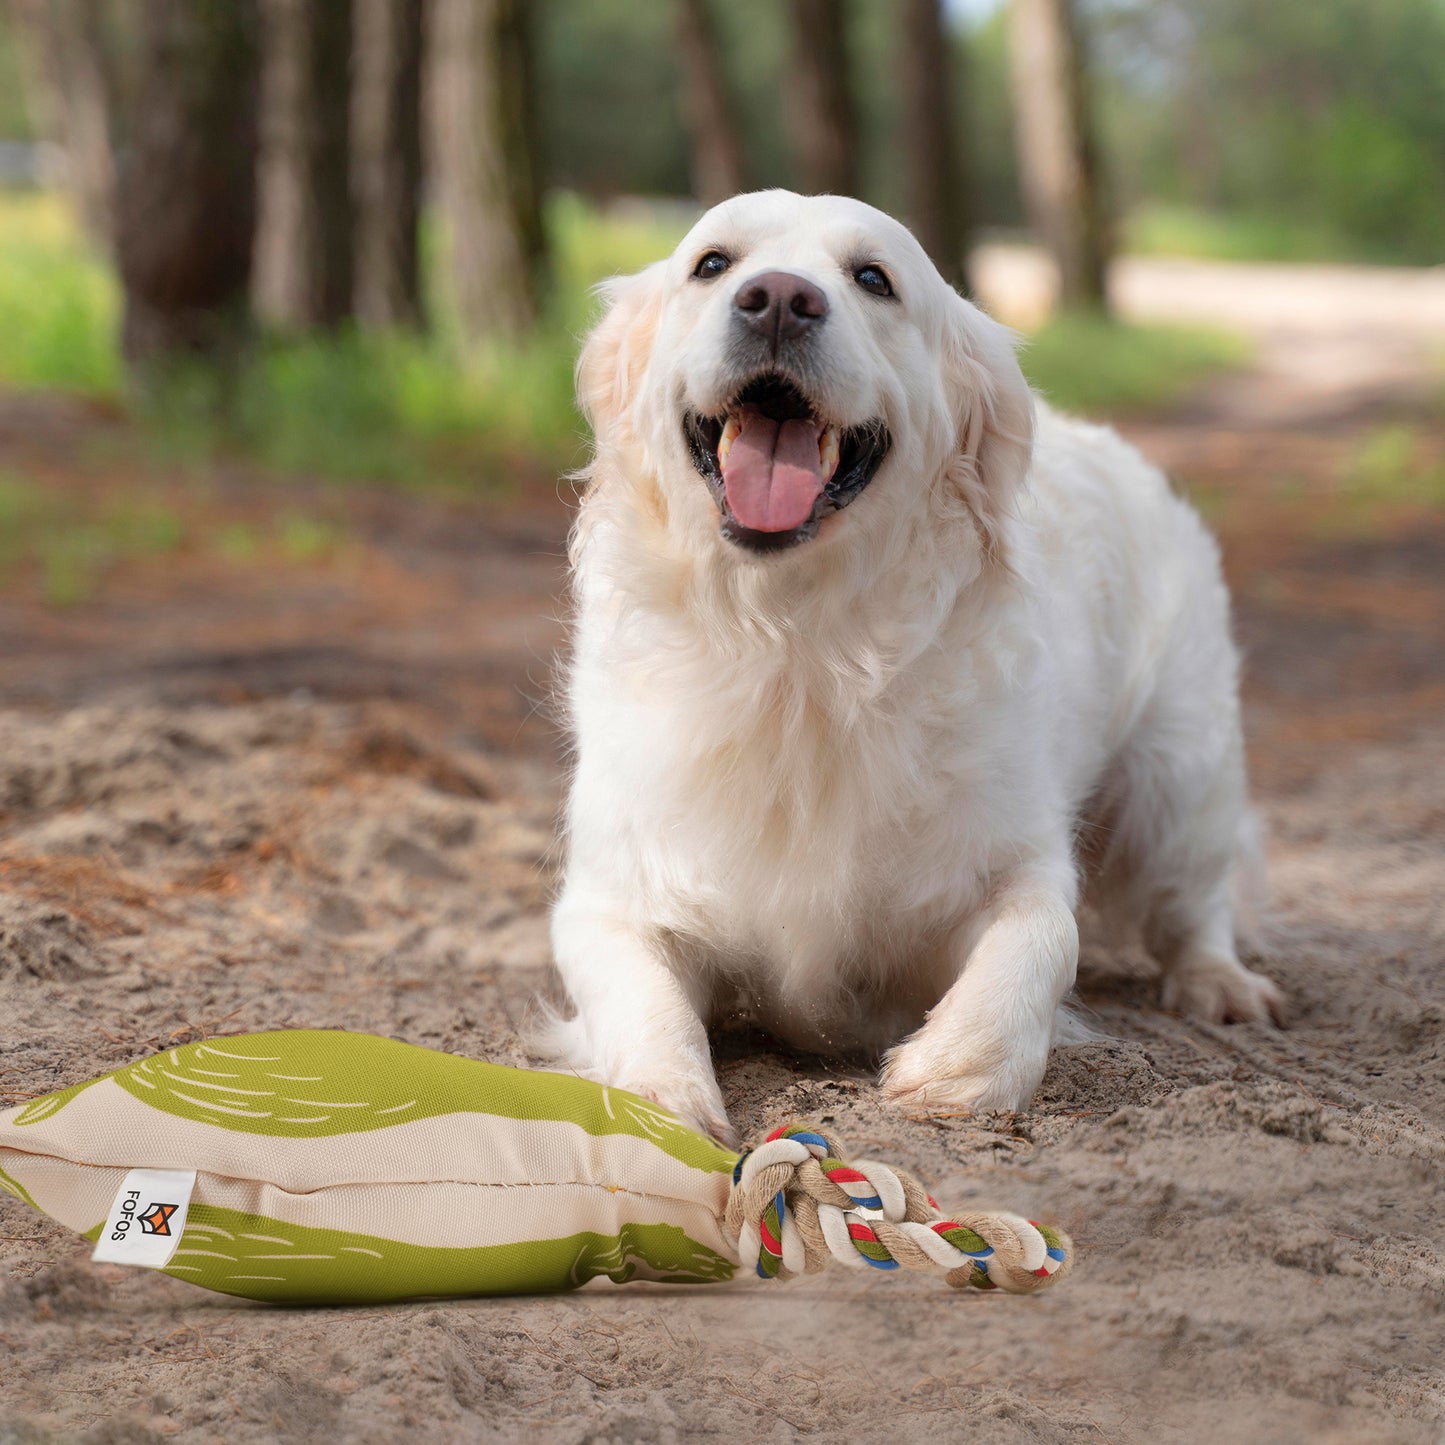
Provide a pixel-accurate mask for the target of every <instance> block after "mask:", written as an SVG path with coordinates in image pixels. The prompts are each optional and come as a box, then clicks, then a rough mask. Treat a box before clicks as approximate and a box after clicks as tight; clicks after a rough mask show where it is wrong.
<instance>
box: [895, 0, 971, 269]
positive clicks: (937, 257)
mask: <svg viewBox="0 0 1445 1445" xmlns="http://www.w3.org/2000/svg"><path fill="white" fill-rule="evenodd" d="M950 41H951V37H950V35H949V33H948V27H947V22H946V20H945V17H944V13H943V5H942V3H941V0H905V3H904V6H903V49H902V62H903V64H902V74H901V75H900V77H899V82H900V83H899V87H898V88H899V92H900V94H901V95H902V98H903V155H904V160H905V165H904V185H905V205H906V207H907V211H908V221H909V224H910V225H911V226H912V227H913V232H914V234H915V235H916V236H917V237H918V240H919V243H920V244H921V245H922V247H923V249H924V250H925V251H927V252H928V254H929V255H930V256H931V257H932V258H933V264H934V265H935V266H937V267H938V269H939V271H940V273H941V274H942V276H943V278H944V280H945V281H947V282H948V283H949V285H950V286H956V287H958V289H959V290H960V291H964V292H965V293H966V292H967V289H968V281H967V276H966V271H965V265H966V261H967V249H968V221H967V206H966V191H965V185H964V179H963V172H962V167H961V166H960V164H959V154H958V142H957V132H956V131H955V129H954V120H953V103H952V102H953V97H952V80H953V48H952V45H951V44H950Z"/></svg>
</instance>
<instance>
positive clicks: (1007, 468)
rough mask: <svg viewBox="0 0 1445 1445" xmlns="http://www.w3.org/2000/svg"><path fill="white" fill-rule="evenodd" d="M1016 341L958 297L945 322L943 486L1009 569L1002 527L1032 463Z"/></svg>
mask: <svg viewBox="0 0 1445 1445" xmlns="http://www.w3.org/2000/svg"><path fill="white" fill-rule="evenodd" d="M1017 344H1018V343H1017V338H1016V337H1015V335H1014V333H1013V332H1012V331H1010V330H1009V329H1008V327H1006V326H1002V325H1000V324H999V323H998V322H997V321H995V320H994V319H993V318H992V317H991V316H986V315H985V314H984V313H983V312H982V311H980V310H979V309H978V308H977V307H976V306H972V305H970V304H969V303H968V302H967V301H965V300H964V299H963V298H962V297H961V296H960V297H957V298H956V304H955V305H954V306H953V308H952V314H951V315H950V316H949V318H948V323H947V341H946V344H945V366H946V367H947V369H948V384H949V386H950V388H951V391H952V396H951V400H952V403H953V409H954V416H955V418H956V419H957V424H958V450H957V452H956V454H955V456H954V459H953V462H952V464H951V465H950V467H949V472H948V481H949V483H950V485H952V486H953V488H954V489H955V491H956V493H957V495H959V496H960V497H961V498H962V500H963V502H964V504H965V505H966V506H967V507H968V510H969V511H970V513H972V515H973V518H974V521H975V523H976V524H977V526H978V529H979V533H980V535H981V536H982V538H983V542H984V546H985V548H986V550H987V552H988V554H989V556H990V557H992V558H993V559H994V560H995V561H997V562H1000V563H1002V564H1003V565H1004V566H1007V565H1008V560H1009V559H1008V556H1007V553H1006V548H1005V528H1004V521H1005V519H1006V517H1007V516H1008V514H1009V512H1010V510H1011V509H1012V507H1013V504H1014V500H1015V498H1016V497H1017V495H1018V493H1019V490H1020V489H1021V488H1022V486H1023V483H1024V478H1025V477H1026V476H1027V475H1028V470H1029V463H1030V461H1031V460H1032V458H1033V443H1034V400H1033V393H1032V392H1031V391H1030V390H1029V385H1028V382H1026V381H1025V380H1024V375H1023V372H1022V371H1021V370H1020V369H1019V363H1018V355H1017Z"/></svg>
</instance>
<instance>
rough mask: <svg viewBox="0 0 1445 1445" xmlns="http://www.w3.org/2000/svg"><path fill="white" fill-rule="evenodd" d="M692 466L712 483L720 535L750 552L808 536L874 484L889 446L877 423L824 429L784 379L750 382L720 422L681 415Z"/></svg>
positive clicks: (780, 546) (813, 410)
mask: <svg viewBox="0 0 1445 1445" xmlns="http://www.w3.org/2000/svg"><path fill="white" fill-rule="evenodd" d="M683 435H684V436H685V437H686V439H687V445H688V450H689V452H690V453H691V454H692V463H693V465H694V466H695V467H696V468H697V470H698V471H699V472H700V473H701V474H702V476H703V477H704V479H705V480H706V481H707V482H708V483H709V484H710V485H711V487H712V489H713V494H714V496H715V497H716V499H717V503H718V507H719V509H720V510H721V512H722V534H723V536H724V537H726V538H727V539H728V540H729V541H730V542H736V543H738V545H739V546H743V547H748V548H750V549H751V550H753V551H755V552H776V551H780V550H782V549H783V548H786V547H794V546H796V545H797V544H798V543H799V542H805V541H807V540H808V539H809V538H810V537H812V536H814V535H815V534H816V532H817V530H818V524H819V523H820V522H821V521H822V520H823V518H824V517H826V516H827V515H828V513H829V512H837V511H841V510H842V508H844V507H846V506H847V505H848V503H849V502H851V501H852V500H853V499H854V498H855V497H856V496H857V495H858V494H859V493H860V492H861V491H862V490H863V488H864V487H866V486H867V485H868V483H869V482H871V481H872V480H873V477H874V475H875V474H876V473H877V471H878V468H879V467H880V466H881V465H882V463H883V458H884V457H885V456H887V454H888V448H889V446H890V444H891V439H890V438H889V435H888V431H887V428H886V427H884V425H883V423H882V422H881V421H880V422H872V423H869V424H867V425H865V426H855V427H844V428H840V427H837V426H833V425H830V424H829V423H828V422H826V421H825V420H823V419H822V418H821V417H819V415H818V412H817V409H816V408H815V407H814V406H813V404H812V403H811V402H810V401H809V400H808V398H807V397H806V396H804V395H803V393H802V392H801V391H800V390H799V389H798V387H797V386H795V385H794V384H793V383H792V382H791V381H789V380H788V379H787V378H786V377H783V376H779V375H777V374H776V373H772V372H769V373H766V374H764V375H762V376H758V377H754V379H753V380H752V381H750V382H749V383H748V384H747V385H746V386H745V387H744V388H743V389H742V390H741V391H740V392H739V393H738V395H737V396H736V397H735V398H734V400H733V401H732V402H730V403H729V405H728V407H727V410H726V411H725V412H724V413H723V415H722V416H716V417H709V416H699V415H698V414H697V413H696V412H688V413H686V414H685V415H684V417H683Z"/></svg>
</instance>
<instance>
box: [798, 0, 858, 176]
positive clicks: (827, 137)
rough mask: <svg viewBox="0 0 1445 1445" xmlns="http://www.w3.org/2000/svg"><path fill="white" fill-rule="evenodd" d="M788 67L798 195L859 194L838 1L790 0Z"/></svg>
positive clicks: (843, 27)
mask: <svg viewBox="0 0 1445 1445" xmlns="http://www.w3.org/2000/svg"><path fill="white" fill-rule="evenodd" d="M791 9H792V13H793V67H792V85H791V86H790V94H789V97H788V98H789V102H790V103H789V106H788V119H789V120H790V121H791V123H792V131H793V155H794V163H795V165H796V166H797V171H798V181H799V185H800V187H801V189H802V190H804V191H808V192H812V193H813V194H815V195H826V194H831V195H835V196H852V195H856V194H857V192H858V126H857V123H856V121H855V119H854V114H853V100H852V95H851V92H850V90H849V84H848V77H849V69H848V43H847V35H846V30H847V24H846V21H847V16H846V13H845V9H844V4H843V0H792V5H791Z"/></svg>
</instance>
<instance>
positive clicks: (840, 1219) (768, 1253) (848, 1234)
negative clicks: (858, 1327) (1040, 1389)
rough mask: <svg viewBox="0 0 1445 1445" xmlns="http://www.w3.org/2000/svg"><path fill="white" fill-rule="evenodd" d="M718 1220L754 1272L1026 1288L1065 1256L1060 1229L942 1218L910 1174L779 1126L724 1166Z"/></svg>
mask: <svg viewBox="0 0 1445 1445" xmlns="http://www.w3.org/2000/svg"><path fill="white" fill-rule="evenodd" d="M725 1223H726V1225H727V1229H728V1232H729V1233H730V1234H731V1235H732V1237H733V1238H734V1239H735V1240H736V1241H737V1246H738V1255H739V1257H740V1258H741V1259H742V1260H743V1262H744V1263H745V1264H746V1263H747V1262H749V1261H752V1260H756V1268H757V1272H758V1274H759V1275H760V1276H761V1277H762V1278H763V1279H787V1278H789V1277H790V1276H792V1275H795V1274H805V1273H806V1274H813V1273H816V1272H817V1271H818V1270H820V1269H822V1268H823V1266H824V1265H825V1264H826V1263H827V1262H828V1260H829V1259H830V1258H831V1259H836V1260H837V1261H838V1262H839V1263H840V1264H844V1265H847V1266H849V1267H851V1268H854V1269H869V1268H872V1269H885V1270H893V1269H900V1268H902V1269H929V1270H934V1271H937V1272H940V1273H942V1274H943V1277H944V1278H945V1279H946V1280H947V1281H948V1283H949V1284H951V1285H955V1286H959V1287H962V1286H964V1285H972V1286H973V1287H974V1288H975V1289H1001V1290H1005V1291H1007V1292H1008V1293H1010V1294H1030V1293H1032V1292H1034V1291H1035V1290H1040V1289H1043V1288H1044V1287H1045V1286H1046V1285H1049V1284H1051V1283H1053V1282H1054V1281H1056V1280H1060V1279H1062V1278H1063V1277H1064V1276H1065V1275H1066V1274H1067V1273H1068V1272H1069V1270H1070V1268H1071V1267H1072V1265H1073V1262H1074V1246H1073V1244H1072V1243H1071V1242H1070V1240H1069V1238H1068V1236H1067V1235H1066V1234H1063V1233H1062V1232H1060V1231H1059V1230H1055V1229H1051V1228H1050V1227H1049V1226H1048V1225H1045V1224H1038V1223H1036V1222H1035V1221H1033V1220H1028V1219H1021V1218H1020V1217H1019V1216H1018V1215H1016V1214H993V1213H989V1214H984V1213H975V1212H970V1213H962V1214H955V1215H954V1216H953V1217H952V1218H948V1217H945V1215H944V1214H943V1212H942V1211H941V1210H940V1209H939V1207H938V1205H937V1203H936V1202H935V1201H934V1199H933V1198H932V1197H931V1196H930V1195H929V1193H928V1192H927V1190H925V1189H924V1188H923V1186H922V1185H921V1184H919V1183H918V1181H917V1180H916V1179H914V1178H913V1177H912V1175H910V1174H906V1173H905V1172H904V1171H903V1170H901V1169H893V1168H890V1167H889V1166H888V1165H886V1164H879V1163H877V1162H876V1161H873V1160H866V1159H855V1160H852V1161H849V1159H848V1157H847V1155H846V1154H845V1153H844V1152H843V1146H842V1145H841V1144H840V1143H839V1142H838V1140H837V1139H836V1138H834V1137H833V1136H832V1135H831V1134H829V1133H827V1132H826V1131H825V1130H823V1129H821V1128H818V1127H817V1126H816V1125H812V1124H785V1125H783V1126H782V1127H781V1128H778V1129H774V1130H773V1132H772V1133H771V1134H769V1135H768V1137H767V1138H766V1139H764V1140H763V1142H762V1143H761V1144H758V1145H757V1146H756V1147H755V1148H752V1149H749V1150H747V1151H745V1152H744V1153H743V1154H742V1155H741V1156H740V1157H739V1159H738V1162H737V1164H736V1165H735V1166H734V1168H733V1187H732V1192H731V1194H730V1195H729V1197H728V1204H727V1211H726V1215H725Z"/></svg>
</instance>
